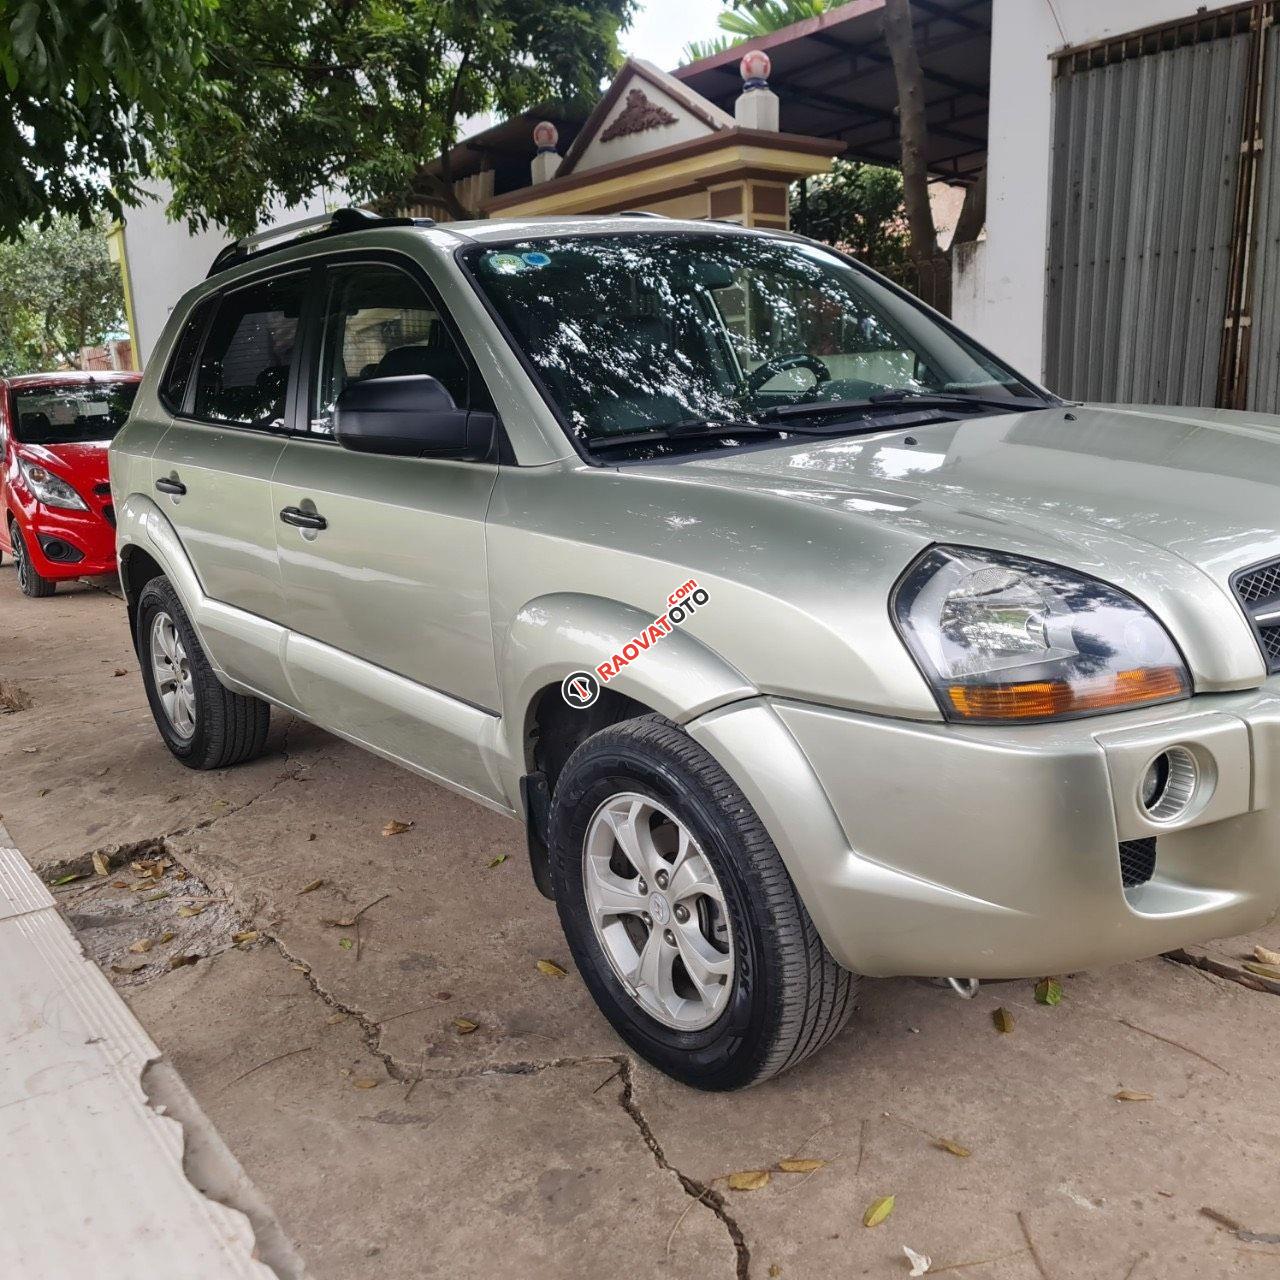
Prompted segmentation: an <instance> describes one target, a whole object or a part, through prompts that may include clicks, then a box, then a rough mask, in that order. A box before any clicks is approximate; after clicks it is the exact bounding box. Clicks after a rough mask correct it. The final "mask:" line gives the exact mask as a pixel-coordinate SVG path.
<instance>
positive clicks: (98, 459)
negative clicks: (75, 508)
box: [18, 440, 111, 495]
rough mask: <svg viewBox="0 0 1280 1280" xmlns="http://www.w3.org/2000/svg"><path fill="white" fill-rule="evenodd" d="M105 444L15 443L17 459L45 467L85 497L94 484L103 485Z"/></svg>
mask: <svg viewBox="0 0 1280 1280" xmlns="http://www.w3.org/2000/svg"><path fill="white" fill-rule="evenodd" d="M110 443H111V442H110V441H109V440H95V441H93V442H91V443H88V444H83V443H78V444H23V443H22V442H19V443H18V456H19V457H20V458H25V459H26V460H27V461H28V462H36V463H39V464H40V466H42V467H48V469H49V470H50V471H52V472H53V473H54V475H57V476H61V477H62V479H64V480H66V481H67V482H68V483H69V484H71V485H72V486H73V487H74V488H75V489H77V490H79V491H80V492H81V493H84V494H86V495H87V493H89V492H91V491H92V489H93V486H94V485H96V484H104V483H106V481H107V478H108V477H107V448H108V446H109V445H110Z"/></svg>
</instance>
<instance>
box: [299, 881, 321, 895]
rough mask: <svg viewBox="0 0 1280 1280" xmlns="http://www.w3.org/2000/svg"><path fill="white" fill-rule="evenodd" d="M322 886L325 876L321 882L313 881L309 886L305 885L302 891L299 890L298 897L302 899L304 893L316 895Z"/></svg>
mask: <svg viewBox="0 0 1280 1280" xmlns="http://www.w3.org/2000/svg"><path fill="white" fill-rule="evenodd" d="M322 884H324V877H323V876H322V877H321V878H320V879H319V880H313V881H312V882H311V883H310V884H308V885H303V887H302V888H301V889H299V890H298V897H302V895H303V894H304V893H315V891H316V890H317V889H318V888H320V886H321V885H322Z"/></svg>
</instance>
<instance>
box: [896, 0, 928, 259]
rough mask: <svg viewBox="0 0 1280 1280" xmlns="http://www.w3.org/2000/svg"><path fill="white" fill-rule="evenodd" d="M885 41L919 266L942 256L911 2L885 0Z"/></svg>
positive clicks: (905, 196)
mask: <svg viewBox="0 0 1280 1280" xmlns="http://www.w3.org/2000/svg"><path fill="white" fill-rule="evenodd" d="M884 38H885V43H886V44H887V45H888V46H889V55H890V57H891V58H892V60H893V75H894V79H895V81H896V82H897V86H898V130H899V133H900V135H901V138H902V194H903V200H904V202H905V204H906V207H907V226H908V227H909V228H910V231H911V256H912V258H913V259H914V260H915V262H916V263H917V264H918V265H919V264H922V263H925V262H929V261H930V260H931V259H933V258H935V257H936V256H937V253H938V233H937V231H936V230H935V228H934V225H933V209H932V208H931V207H930V204H929V165H928V160H927V158H926V156H927V151H926V148H927V145H928V141H929V126H928V122H927V121H926V119H925V100H924V74H923V73H922V72H921V70H920V55H919V53H918V52H917V50H916V37H915V28H914V27H913V26H912V25H911V5H910V3H909V0H885V6H884Z"/></svg>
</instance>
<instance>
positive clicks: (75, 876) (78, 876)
mask: <svg viewBox="0 0 1280 1280" xmlns="http://www.w3.org/2000/svg"><path fill="white" fill-rule="evenodd" d="M85 878H86V877H85V873H84V872H83V871H72V872H71V873H70V874H68V875H65V876H59V877H58V878H57V879H56V880H50V881H49V884H50V885H51V886H52V887H53V888H55V889H56V888H57V887H58V886H59V885H60V884H70V883H71V882H72V881H73V880H84V879H85Z"/></svg>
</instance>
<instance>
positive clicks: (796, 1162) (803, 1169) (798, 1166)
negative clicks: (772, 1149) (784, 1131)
mask: <svg viewBox="0 0 1280 1280" xmlns="http://www.w3.org/2000/svg"><path fill="white" fill-rule="evenodd" d="M826 1164H827V1162H826V1161H825V1160H802V1159H800V1158H799V1157H798V1156H789V1157H788V1158H787V1159H786V1160H779V1161H778V1172H779V1173H813V1172H814V1170H815V1169H824V1168H826Z"/></svg>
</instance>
